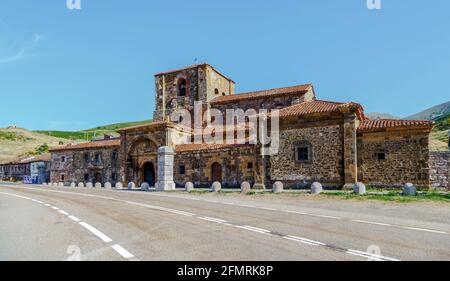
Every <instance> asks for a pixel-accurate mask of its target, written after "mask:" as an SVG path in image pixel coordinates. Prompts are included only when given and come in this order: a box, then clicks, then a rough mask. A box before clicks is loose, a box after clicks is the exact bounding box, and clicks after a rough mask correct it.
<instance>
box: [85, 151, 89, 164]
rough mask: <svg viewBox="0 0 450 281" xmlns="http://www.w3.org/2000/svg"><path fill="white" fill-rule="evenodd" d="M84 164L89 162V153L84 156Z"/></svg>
mask: <svg viewBox="0 0 450 281" xmlns="http://www.w3.org/2000/svg"><path fill="white" fill-rule="evenodd" d="M84 162H86V163H88V162H89V153H87V152H86V153H85V154H84Z"/></svg>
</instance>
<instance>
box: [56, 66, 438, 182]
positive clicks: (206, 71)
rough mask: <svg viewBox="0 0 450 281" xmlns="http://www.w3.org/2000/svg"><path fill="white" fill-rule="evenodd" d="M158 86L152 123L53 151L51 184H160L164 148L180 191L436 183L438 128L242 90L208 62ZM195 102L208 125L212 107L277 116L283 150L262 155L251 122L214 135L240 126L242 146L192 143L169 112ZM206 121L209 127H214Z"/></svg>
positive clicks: (309, 90) (298, 92)
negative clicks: (433, 136)
mask: <svg viewBox="0 0 450 281" xmlns="http://www.w3.org/2000/svg"><path fill="white" fill-rule="evenodd" d="M155 90H156V110H155V111H154V113H153V122H152V123H149V124H145V125H140V126H133V127H129V128H124V129H120V130H118V133H119V134H120V138H118V139H107V140H96V141H92V142H88V143H82V144H76V145H68V146H65V147H60V148H53V149H51V152H52V172H51V181H52V182H65V183H66V184H68V183H71V182H75V183H76V182H92V183H96V182H99V183H102V184H104V183H105V182H110V183H112V184H114V183H116V182H122V183H124V184H127V183H128V182H134V183H135V184H136V185H138V186H139V185H141V184H143V183H144V182H146V183H148V184H149V185H150V186H154V185H155V183H156V180H157V175H158V149H159V148H160V147H164V146H168V147H172V148H173V149H174V152H175V155H174V161H173V163H171V164H170V165H172V170H173V175H174V181H175V183H176V184H177V185H178V186H184V184H185V183H186V182H193V183H194V185H195V186H196V187H210V186H211V184H212V183H213V182H216V181H217V182H220V183H222V186H223V187H238V186H239V185H240V184H241V183H242V182H243V181H248V182H250V183H251V184H252V186H253V187H254V188H264V187H269V186H271V185H272V184H273V183H274V182H276V181H281V182H283V184H284V185H285V187H287V188H304V187H309V186H310V185H311V183H313V182H315V181H318V182H321V183H322V184H323V185H324V186H325V187H330V188H342V187H349V186H353V185H354V184H355V183H356V182H358V181H360V182H364V183H366V184H369V185H373V186H386V187H395V186H402V185H403V184H405V183H406V182H410V183H413V184H415V185H417V186H424V187H428V186H430V162H429V159H430V151H429V141H428V140H429V134H430V132H431V130H432V128H433V122H429V121H416V120H382V119H377V120H369V119H368V118H367V117H366V116H365V114H364V109H363V107H362V106H361V105H360V104H358V103H354V102H334V101H324V100H320V99H318V98H317V96H316V91H315V89H314V86H313V85H312V84H305V85H299V86H293V87H284V88H278V89H271V90H263V91H256V92H250V93H241V94H236V93H235V82H234V81H233V80H232V79H230V78H229V77H227V76H225V75H224V74H222V73H221V72H219V71H218V70H216V69H215V68H214V67H212V66H211V65H209V64H200V65H193V66H189V67H186V68H182V69H177V70H173V71H167V72H162V73H158V74H156V75H155ZM199 103H201V107H200V109H201V112H202V114H203V113H206V116H207V119H208V118H211V119H214V118H215V117H211V116H209V114H210V113H211V112H212V111H214V110H215V111H216V112H221V113H223V115H224V116H225V118H226V117H227V114H229V111H230V110H243V111H247V110H254V111H255V112H259V111H261V110H262V109H266V110H269V112H270V110H275V109H277V110H279V115H278V116H279V149H278V151H277V153H276V154H273V155H263V154H262V153H261V151H262V149H263V145H262V144H261V143H259V142H256V143H255V142H252V141H250V136H251V134H250V133H251V128H249V127H248V125H247V123H245V124H238V125H237V127H236V128H234V129H232V130H231V132H230V130H228V129H224V130H222V131H220V130H217V131H215V133H214V135H215V136H217V134H222V135H223V138H224V139H225V136H226V135H227V134H230V133H231V134H233V135H234V136H235V137H236V138H238V136H242V135H241V134H239V131H240V130H243V131H244V132H243V135H244V139H245V142H244V143H241V142H236V143H195V142H194V143H192V141H193V140H194V139H195V137H196V134H197V133H198V132H196V130H195V128H193V126H189V125H188V126H186V125H183V126H180V124H178V123H182V121H183V119H184V118H180V119H178V117H177V118H175V119H174V118H173V116H174V115H175V116H177V115H176V112H177V110H179V109H184V110H186V111H188V112H190V113H191V114H192V116H194V113H195V111H196V104H199ZM249 117H250V118H251V116H246V119H245V121H248V119H249ZM268 118H269V119H272V118H274V117H273V116H271V115H269V116H268ZM207 123H208V122H207ZM269 123H270V122H269ZM190 124H194V122H192V123H190ZM201 125H202V128H203V129H204V130H207V129H208V127H207V126H208V124H205V123H202V124H201ZM258 130H260V129H258ZM179 139H185V140H190V142H189V141H188V142H187V143H179V142H178V141H177V140H179Z"/></svg>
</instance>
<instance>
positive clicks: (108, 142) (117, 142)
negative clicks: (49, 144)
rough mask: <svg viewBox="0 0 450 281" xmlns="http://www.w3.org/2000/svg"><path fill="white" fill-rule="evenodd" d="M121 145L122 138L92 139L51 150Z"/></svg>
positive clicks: (51, 150)
mask: <svg viewBox="0 0 450 281" xmlns="http://www.w3.org/2000/svg"><path fill="white" fill-rule="evenodd" d="M114 146H120V139H112V140H101V141H91V142H84V143H78V144H70V145H66V146H62V147H55V148H51V149H50V152H57V151H66V150H79V149H89V148H106V147H114Z"/></svg>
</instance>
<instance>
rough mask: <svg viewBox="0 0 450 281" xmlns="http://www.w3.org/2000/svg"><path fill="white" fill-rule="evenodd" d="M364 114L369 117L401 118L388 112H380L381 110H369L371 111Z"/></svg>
mask: <svg viewBox="0 0 450 281" xmlns="http://www.w3.org/2000/svg"><path fill="white" fill-rule="evenodd" d="M366 116H367V117H369V118H370V119H378V118H379V119H401V118H400V117H398V116H394V115H392V114H390V113H382V112H371V113H366Z"/></svg>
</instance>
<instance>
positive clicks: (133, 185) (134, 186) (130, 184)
mask: <svg viewBox="0 0 450 281" xmlns="http://www.w3.org/2000/svg"><path fill="white" fill-rule="evenodd" d="M135 188H136V185H135V184H134V182H130V183H128V190H133V189H135Z"/></svg>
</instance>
